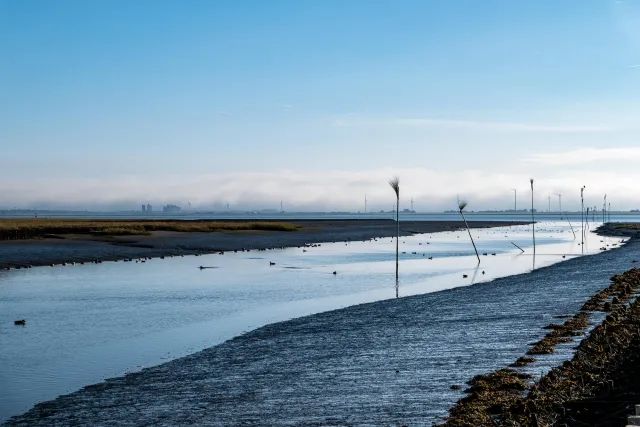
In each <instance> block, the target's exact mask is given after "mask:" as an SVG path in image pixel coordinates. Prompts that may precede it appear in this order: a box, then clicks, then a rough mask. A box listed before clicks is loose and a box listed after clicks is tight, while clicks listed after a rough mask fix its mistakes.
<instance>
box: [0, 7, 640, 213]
mask: <svg viewBox="0 0 640 427" xmlns="http://www.w3.org/2000/svg"><path fill="white" fill-rule="evenodd" d="M0 55H1V56H2V58H4V59H5V60H4V61H2V62H1V63H0V145H1V146H2V149H3V150H2V156H0V208H4V209H12V208H14V207H17V208H22V209H34V208H36V209H37V208H40V209H47V208H58V209H81V210H84V209H89V210H113V209H118V210H121V209H125V210H137V209H139V207H140V205H141V204H142V203H145V204H146V203H151V204H153V205H157V207H160V206H161V205H163V204H167V203H176V204H179V205H182V206H183V207H184V206H186V205H187V203H188V202H189V201H190V202H191V204H192V206H193V208H194V209H211V208H214V207H215V206H220V207H223V206H226V203H229V204H230V205H231V207H232V208H235V209H241V210H251V209H265V208H273V209H279V205H280V200H281V199H282V200H284V203H285V210H288V211H305V210H306V211H354V212H355V211H358V210H360V211H363V210H364V197H365V194H366V195H367V198H368V200H369V202H368V206H369V210H371V211H379V210H381V209H383V210H385V211H387V210H391V209H392V206H393V205H394V203H395V199H394V194H393V192H392V190H391V189H390V188H389V186H388V184H387V181H388V180H389V179H390V178H392V177H393V176H394V175H398V176H399V177H400V180H401V206H400V208H401V209H405V208H407V209H408V208H410V199H411V198H413V199H414V206H415V210H417V211H421V212H428V211H433V212H437V211H443V210H449V209H454V208H455V205H456V199H457V197H458V196H459V197H460V198H465V199H466V200H468V201H469V208H468V209H469V210H488V209H511V208H512V207H513V191H512V189H513V188H516V189H517V194H518V209H523V208H529V207H530V205H531V193H530V187H529V178H530V177H533V178H535V193H534V204H535V208H536V209H538V210H541V211H544V210H547V208H548V197H549V196H551V197H552V199H551V208H552V210H557V209H558V197H557V196H556V195H555V193H560V194H563V196H562V207H563V210H572V211H575V210H579V207H580V188H581V187H582V186H583V185H584V186H586V190H585V206H596V207H597V208H598V209H601V208H602V203H603V197H604V195H605V194H607V195H608V201H610V202H611V208H612V209H613V210H622V211H627V210H631V209H637V208H639V207H640V200H639V198H638V195H639V194H638V190H637V183H638V182H640V172H638V167H637V165H638V162H640V147H638V140H639V137H640V121H638V119H637V118H638V117H639V116H640V101H638V99H640V98H639V96H638V95H640V84H639V83H640V1H638V0H587V1H585V0H568V1H564V2H557V1H555V0H523V1H521V2H512V1H507V0H491V1H485V2H476V1H473V0H451V1H447V2H424V1H413V0H407V1H402V2H392V1H390V0H383V1H379V2H374V3H372V2H367V1H364V0H354V1H350V2H341V1H337V0H327V1H325V2H315V3H306V2H297V1H293V0H278V1H273V2H264V3H255V2H250V1H247V0H237V1H217V2H208V1H200V0H192V1H187V2H175V1H170V0H158V1H155V0H154V1H151V0H138V1H135V2H128V1H123V0H113V1H94V2H84V1H80V0H60V1H57V2H48V1H37V0H32V1H18V0H0Z"/></svg>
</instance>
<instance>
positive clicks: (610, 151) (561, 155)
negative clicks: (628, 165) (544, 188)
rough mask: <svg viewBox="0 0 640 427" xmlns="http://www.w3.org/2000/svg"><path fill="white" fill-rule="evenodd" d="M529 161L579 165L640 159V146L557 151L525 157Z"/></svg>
mask: <svg viewBox="0 0 640 427" xmlns="http://www.w3.org/2000/svg"><path fill="white" fill-rule="evenodd" d="M523 160H524V161H525V162H528V163H539V164H547V165H578V164H583V163H592V162H597V161H616V160H617V161H621V160H624V161H636V160H640V147H624V148H580V149H577V150H570V151H562V152H557V153H541V154H536V155H534V156H532V157H528V158H525V159H523Z"/></svg>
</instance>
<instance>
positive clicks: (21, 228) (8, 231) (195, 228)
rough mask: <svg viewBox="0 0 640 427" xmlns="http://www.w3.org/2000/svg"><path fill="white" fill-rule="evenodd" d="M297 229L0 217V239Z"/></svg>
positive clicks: (278, 224) (282, 224) (289, 226)
mask: <svg viewBox="0 0 640 427" xmlns="http://www.w3.org/2000/svg"><path fill="white" fill-rule="evenodd" d="M299 228H300V227H299V226H298V225H295V224H290V223H285V222H276V221H198V220H194V221H189V220H168V221H167V220H135V219H132V220H110V219H105V220H102V219H100V220H96V219H50V218H21V219H3V220H0V240H19V239H32V238H40V237H44V236H46V235H48V234H88V235H98V236H129V235H148V234H151V233H152V232H154V231H176V232H183V233H211V232H218V231H296V230H298V229H299Z"/></svg>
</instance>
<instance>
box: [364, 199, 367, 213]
mask: <svg viewBox="0 0 640 427" xmlns="http://www.w3.org/2000/svg"><path fill="white" fill-rule="evenodd" d="M364 213H367V195H366V194H365V195H364Z"/></svg>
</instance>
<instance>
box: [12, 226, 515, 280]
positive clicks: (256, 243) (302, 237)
mask: <svg viewBox="0 0 640 427" xmlns="http://www.w3.org/2000/svg"><path fill="white" fill-rule="evenodd" d="M287 222H288V223H292V224H296V225H298V226H300V230H299V231H256V232H215V233H180V232H155V233H152V234H151V235H149V236H123V237H111V238H105V237H100V238H96V237H91V236H81V235H75V236H61V237H65V238H48V239H41V240H16V241H2V242H0V268H3V269H4V268H22V267H26V266H33V267H35V266H43V265H50V264H61V263H70V262H91V261H96V260H100V261H115V260H123V259H130V258H144V257H152V258H155V257H160V256H176V255H193V254H197V253H211V252H217V251H233V250H242V249H245V250H255V249H267V248H274V247H291V246H302V245H304V244H312V243H325V242H333V241H346V240H352V241H358V240H367V239H371V238H374V237H390V236H395V234H396V223H395V221H392V220H298V221H296V220H292V221H287ZM520 224H525V223H523V222H500V221H470V222H469V226H470V227H473V228H488V227H500V226H509V225H520ZM462 227H464V223H463V222H461V221H403V222H401V224H400V233H401V235H404V236H407V235H411V234H417V233H435V232H440V231H450V230H456V229H459V228H462Z"/></svg>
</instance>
